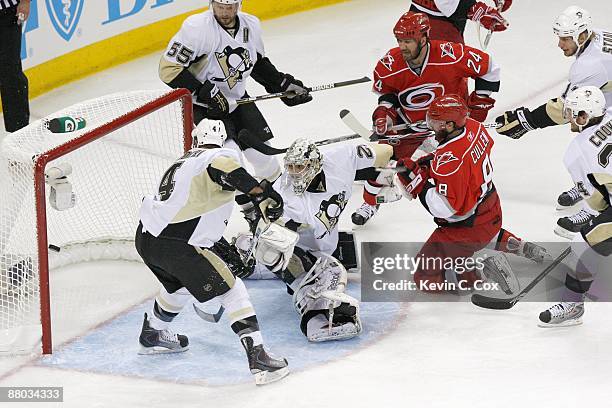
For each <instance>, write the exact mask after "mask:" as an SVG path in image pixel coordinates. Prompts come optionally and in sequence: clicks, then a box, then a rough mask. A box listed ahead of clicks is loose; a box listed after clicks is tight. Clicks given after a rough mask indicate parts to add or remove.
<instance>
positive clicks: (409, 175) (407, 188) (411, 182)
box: [396, 158, 429, 200]
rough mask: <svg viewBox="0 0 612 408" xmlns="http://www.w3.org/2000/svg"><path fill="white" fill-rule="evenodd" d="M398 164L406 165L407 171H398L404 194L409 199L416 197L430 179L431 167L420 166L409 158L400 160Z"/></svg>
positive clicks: (400, 165)
mask: <svg viewBox="0 0 612 408" xmlns="http://www.w3.org/2000/svg"><path fill="white" fill-rule="evenodd" d="M396 166H397V167H402V166H403V167H406V170H405V171H402V172H398V173H397V179H398V181H399V184H400V189H401V190H402V194H403V195H404V196H405V197H406V198H408V199H409V200H412V199H413V198H416V197H417V196H418V195H419V193H420V192H421V191H423V187H425V183H427V180H428V179H429V167H427V166H419V164H418V163H416V162H414V161H412V160H410V159H409V158H405V159H400V160H398V161H397V165H396Z"/></svg>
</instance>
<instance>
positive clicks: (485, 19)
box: [467, 1, 510, 31]
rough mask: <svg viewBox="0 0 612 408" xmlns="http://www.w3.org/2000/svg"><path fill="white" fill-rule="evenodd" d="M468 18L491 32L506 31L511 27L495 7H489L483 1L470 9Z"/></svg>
mask: <svg viewBox="0 0 612 408" xmlns="http://www.w3.org/2000/svg"><path fill="white" fill-rule="evenodd" d="M504 5H505V4H504ZM508 7H510V6H508ZM467 18H469V19H470V20H472V21H476V22H477V23H480V25H482V26H483V27H484V28H486V29H487V30H491V31H504V30H505V29H506V28H508V25H509V24H508V21H506V19H505V18H503V17H502V15H501V14H499V11H497V9H496V8H495V7H491V6H487V5H486V4H485V3H483V2H481V1H477V2H476V3H475V4H474V5H473V6H472V7H470V9H469V10H468V12H467Z"/></svg>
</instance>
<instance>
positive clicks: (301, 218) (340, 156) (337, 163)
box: [274, 144, 393, 256]
mask: <svg viewBox="0 0 612 408" xmlns="http://www.w3.org/2000/svg"><path fill="white" fill-rule="evenodd" d="M320 151H321V154H322V156H323V164H322V170H321V173H320V174H319V176H317V178H315V181H316V182H313V183H311V185H310V186H309V187H308V189H307V190H306V191H305V192H304V193H302V194H300V195H297V194H295V193H294V192H293V187H292V186H291V181H290V178H289V177H288V176H287V173H284V174H283V175H282V176H281V177H280V178H279V179H278V180H276V182H275V183H274V189H275V190H276V191H278V192H279V193H280V195H281V196H282V197H283V202H284V213H283V216H282V218H281V220H280V221H281V222H283V223H285V225H288V223H289V222H290V221H293V222H295V223H298V224H300V226H299V228H298V230H297V232H298V233H299V235H300V237H299V240H298V243H297V246H298V247H300V248H302V249H304V250H307V251H309V252H311V253H312V254H313V255H315V256H321V255H323V254H325V255H330V256H331V254H333V253H334V251H335V250H336V246H337V245H338V221H339V219H340V215H341V214H342V212H343V211H344V208H345V207H346V205H347V203H348V201H349V199H350V197H351V195H352V192H353V182H354V181H355V173H356V171H357V170H359V169H364V168H367V167H374V166H375V167H380V166H385V165H386V164H387V163H388V161H389V159H390V157H391V154H392V151H393V150H392V148H391V147H390V146H389V145H378V144H375V145H370V144H363V145H339V146H334V147H327V148H321V149H320Z"/></svg>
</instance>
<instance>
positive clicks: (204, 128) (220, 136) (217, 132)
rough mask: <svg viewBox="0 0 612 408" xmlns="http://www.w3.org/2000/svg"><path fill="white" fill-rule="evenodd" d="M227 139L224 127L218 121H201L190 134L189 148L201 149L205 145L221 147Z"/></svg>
mask: <svg viewBox="0 0 612 408" xmlns="http://www.w3.org/2000/svg"><path fill="white" fill-rule="evenodd" d="M225 139H227V133H226V131H225V125H224V124H223V122H222V121H220V120H212V119H202V121H201V122H200V123H199V124H198V126H196V128H195V129H193V131H192V132H191V147H192V148H196V147H197V148H202V147H204V146H205V145H217V146H219V147H222V146H223V143H225Z"/></svg>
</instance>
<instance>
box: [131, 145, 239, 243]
mask: <svg viewBox="0 0 612 408" xmlns="http://www.w3.org/2000/svg"><path fill="white" fill-rule="evenodd" d="M209 166H212V167H214V168H216V169H219V170H221V171H223V172H225V173H230V172H231V171H233V170H236V169H237V168H239V167H240V159H239V157H238V153H236V152H235V151H234V150H231V149H222V148H220V149H192V150H190V151H188V152H187V153H185V155H184V156H183V157H181V158H180V159H178V160H177V161H176V162H174V164H172V165H171V166H170V167H169V168H168V170H166V172H165V174H164V175H163V177H162V179H161V181H160V183H159V188H158V191H157V194H155V195H148V196H146V197H145V198H144V199H143V201H142V205H141V207H140V221H141V222H142V225H143V232H145V231H146V232H149V233H150V234H152V235H154V236H156V237H157V236H159V235H160V234H161V233H162V231H163V230H164V229H165V228H166V227H167V226H168V225H170V224H177V223H182V222H185V221H189V220H193V221H194V222H193V225H192V226H191V225H190V226H189V227H188V228H186V229H185V235H186V236H185V237H184V238H185V240H186V241H187V242H188V243H189V244H190V245H194V246H197V247H205V248H209V247H211V246H212V245H213V244H214V243H215V242H217V241H218V240H219V239H221V237H222V236H223V232H224V231H225V227H226V226H227V222H228V219H229V217H230V215H231V214H232V210H233V208H234V194H235V192H234V191H228V190H224V189H222V188H221V186H220V185H219V184H217V183H215V182H214V181H213V180H212V179H211V178H210V176H209V174H208V171H207V169H208V167H209Z"/></svg>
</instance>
